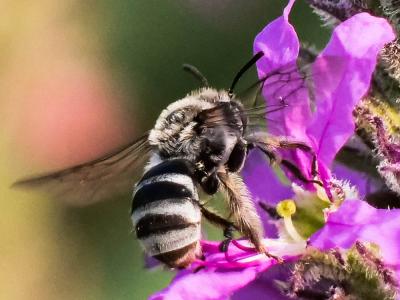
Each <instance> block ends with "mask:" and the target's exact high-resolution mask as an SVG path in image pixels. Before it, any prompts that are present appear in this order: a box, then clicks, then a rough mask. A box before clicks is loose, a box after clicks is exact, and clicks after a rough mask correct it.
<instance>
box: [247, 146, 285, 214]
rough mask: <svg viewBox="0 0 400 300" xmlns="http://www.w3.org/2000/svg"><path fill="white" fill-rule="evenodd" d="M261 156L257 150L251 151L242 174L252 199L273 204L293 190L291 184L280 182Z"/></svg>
mask: <svg viewBox="0 0 400 300" xmlns="http://www.w3.org/2000/svg"><path fill="white" fill-rule="evenodd" d="M263 156H265V155H264V154H262V153H261V152H259V151H252V152H251V153H250V155H249V156H248V159H247V161H246V165H245V167H244V169H243V171H242V175H243V178H244V180H245V182H246V185H247V187H248V188H249V190H250V192H251V195H252V198H253V199H255V200H259V201H264V202H266V203H267V204H269V205H274V206H275V205H276V204H278V202H279V201H281V200H282V199H287V198H290V197H292V195H293V191H292V188H291V186H287V185H284V184H283V183H282V182H280V180H279V179H278V177H277V176H276V174H275V173H274V171H273V170H272V168H271V167H270V166H269V165H268V162H267V161H266V159H265V157H263Z"/></svg>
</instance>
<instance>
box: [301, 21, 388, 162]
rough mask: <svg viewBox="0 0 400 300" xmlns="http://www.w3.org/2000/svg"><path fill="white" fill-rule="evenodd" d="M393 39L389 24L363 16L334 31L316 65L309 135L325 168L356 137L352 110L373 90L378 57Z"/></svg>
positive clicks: (313, 70) (314, 67)
mask: <svg viewBox="0 0 400 300" xmlns="http://www.w3.org/2000/svg"><path fill="white" fill-rule="evenodd" d="M393 39H394V34H393V30H392V28H391V27H390V25H389V24H388V23H387V21H386V20H384V19H381V18H377V17H373V16H371V15H369V14H367V13H360V14H357V15H355V16H353V17H351V18H350V19H348V20H346V21H345V22H343V23H341V24H340V25H338V26H337V27H336V28H335V30H334V32H333V35H332V38H331V40H330V42H329V43H328V45H327V46H326V48H325V49H324V51H323V52H322V53H321V54H320V55H319V56H318V58H317V59H316V61H315V62H314V64H313V67H312V72H313V84H314V87H315V99H316V106H317V107H316V108H317V110H316V113H315V114H314V116H313V120H312V122H311V124H310V126H309V127H308V129H307V133H308V135H309V136H310V138H311V139H312V140H313V142H314V147H315V150H316V151H317V155H318V158H319V161H320V162H322V163H323V164H324V165H325V166H329V165H330V164H331V162H332V160H333V159H334V157H335V155H336V153H337V152H338V150H339V149H340V148H341V147H342V146H343V145H344V143H345V142H346V141H347V139H348V138H349V137H350V136H351V135H352V134H353V132H354V120H353V116H352V112H353V109H354V107H355V105H356V104H357V103H358V102H359V100H360V99H361V97H362V96H363V95H364V94H365V93H366V92H367V90H368V88H369V86H370V81H371V75H372V72H373V71H374V69H375V65H376V58H377V54H378V53H379V51H380V50H381V49H382V47H383V45H384V44H385V43H387V42H389V41H391V40H393ZM322 74H323V76H321V75H322Z"/></svg>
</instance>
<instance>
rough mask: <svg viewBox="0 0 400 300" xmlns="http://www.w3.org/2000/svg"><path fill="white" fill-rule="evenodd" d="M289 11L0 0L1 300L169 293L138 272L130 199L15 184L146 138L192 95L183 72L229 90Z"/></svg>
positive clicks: (100, 0) (278, 6)
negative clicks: (255, 46) (67, 197)
mask: <svg viewBox="0 0 400 300" xmlns="http://www.w3.org/2000/svg"><path fill="white" fill-rule="evenodd" d="M285 4H286V1H277V0H274V1H272V0H262V1H261V0H260V1H259V0H253V1H245V0H219V1H212V0H202V1H200V0H186V1H183V0H174V1H172V0H166V1H154V0H148V1H144V0H123V1H110V0H96V1H94V0H88V1H74V0H70V1H68V0H66V1H61V0H58V1H54V0H37V1H24V0H2V1H1V4H0V8H1V9H0V117H1V129H0V132H1V135H0V160H1V161H0V176H1V180H0V199H1V200H0V201H1V204H0V205H1V217H0V239H1V241H0V299H96V300H100V299H146V298H147V297H148V296H149V295H150V294H151V293H152V292H154V291H157V290H159V289H161V288H163V287H165V286H167V284H168V282H169V281H170V279H171V278H172V276H173V274H172V273H171V272H169V271H167V270H162V269H161V268H158V269H155V270H152V271H148V270H144V261H143V254H142V251H141V249H140V247H139V245H138V243H137V242H136V241H135V239H134V236H133V234H131V223H130V218H129V209H130V201H131V200H130V199H118V198H115V199H112V200H109V201H105V202H102V203H98V204H95V205H92V206H88V207H83V208H82V207H73V206H70V205H68V204H66V203H63V202H61V201H56V200H54V199H51V198H50V197H48V196H46V195H43V194H34V193H30V192H26V191H25V192H24V191H18V190H12V189H10V185H11V184H12V182H13V181H15V180H16V179H18V178H20V177H24V176H26V175H30V174H35V173H42V172H44V171H50V170H55V169H59V168H64V167H68V166H71V165H73V164H76V163H79V162H83V161H86V160H89V159H94V158H96V157H98V156H100V155H102V154H105V153H107V152H109V151H110V150H112V149H115V148H117V147H118V146H120V145H122V144H124V143H126V142H128V141H130V140H132V139H134V138H135V137H137V136H139V135H140V134H141V133H142V132H144V131H145V130H147V129H149V128H151V126H152V125H153V123H154V121H155V119H156V117H157V116H158V114H159V113H160V111H161V109H162V108H164V107H165V106H166V105H167V104H169V103H171V102H172V101H174V100H177V99H179V98H181V97H184V96H185V94H186V93H188V92H189V91H190V90H192V89H195V88H197V87H198V83H197V82H196V81H195V80H194V79H193V78H192V77H191V76H189V75H188V74H186V73H184V72H183V71H182V70H181V65H182V63H191V64H194V65H195V66H197V67H198V68H199V69H200V70H201V71H202V72H203V73H204V74H205V75H206V77H207V78H208V80H209V82H210V83H211V84H212V85H213V86H215V87H218V88H227V87H229V85H230V83H231V81H232V79H233V77H234V75H235V74H236V72H237V71H238V70H239V68H240V67H241V66H242V65H243V64H244V63H245V62H247V60H248V59H249V58H250V57H251V56H252V43H253V39H254V37H255V35H256V34H257V33H258V32H259V31H260V30H261V29H262V28H263V27H264V26H265V25H266V24H267V23H268V22H269V21H271V20H272V19H274V18H276V17H277V16H279V15H280V13H281V11H282V7H283V6H284V5H285ZM291 20H292V22H293V23H294V24H295V26H296V28H297V32H298V34H299V36H300V39H301V40H302V41H304V42H308V43H311V44H316V45H317V46H318V47H321V46H322V45H324V43H325V42H326V41H327V38H328V34H327V30H325V29H323V28H321V27H320V22H319V20H318V18H317V17H316V16H314V15H313V14H312V13H311V9H310V8H309V7H308V6H306V5H305V4H304V3H303V2H302V1H300V0H299V1H298V3H296V5H295V9H294V10H293V12H292V14H291ZM254 79H255V71H254V70H253V71H252V73H251V75H250V77H249V78H247V80H248V82H250V81H252V80H254ZM245 85H246V80H245V81H244V83H241V86H242V87H243V86H245ZM138 172H140V170H138Z"/></svg>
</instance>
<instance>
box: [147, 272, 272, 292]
mask: <svg viewBox="0 0 400 300" xmlns="http://www.w3.org/2000/svg"><path fill="white" fill-rule="evenodd" d="M269 266H270V265H269V264H262V265H259V266H256V267H249V268H245V269H241V270H235V271H224V272H216V271H214V270H210V271H204V270H202V271H199V272H197V273H192V272H190V271H181V272H180V273H179V274H178V276H177V277H176V278H175V279H174V280H173V281H172V282H171V284H170V285H169V286H168V287H167V288H165V289H164V290H162V291H160V292H158V293H156V294H154V295H152V296H151V297H150V298H149V299H151V300H187V299H191V300H205V299H207V300H211V299H213V300H214V299H215V300H222V299H228V297H229V296H230V295H232V294H233V293H234V292H235V291H237V290H239V289H241V288H243V287H244V286H246V285H247V284H249V283H250V282H251V281H253V280H255V279H256V278H257V276H258V274H260V273H261V272H263V271H265V270H266V269H267V268H268V267H269Z"/></svg>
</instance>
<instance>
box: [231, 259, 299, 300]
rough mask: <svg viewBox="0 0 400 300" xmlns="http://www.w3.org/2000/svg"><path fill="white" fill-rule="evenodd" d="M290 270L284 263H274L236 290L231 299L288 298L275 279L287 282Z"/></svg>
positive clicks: (283, 299)
mask: <svg viewBox="0 0 400 300" xmlns="http://www.w3.org/2000/svg"><path fill="white" fill-rule="evenodd" d="M290 274H291V270H290V269H289V268H288V266H287V265H286V264H283V265H276V266H273V267H271V268H269V269H268V270H267V271H265V272H263V273H261V274H260V276H259V277H258V278H257V279H256V280H254V281H253V282H251V283H250V284H248V285H247V286H246V287H244V288H242V289H240V290H239V291H237V292H236V293H235V294H234V295H233V296H232V300H248V299H273V300H290V299H293V298H289V297H288V296H285V295H283V293H282V292H281V291H280V290H279V288H278V287H277V285H276V282H277V281H282V282H287V281H288V278H289V277H290Z"/></svg>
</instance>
